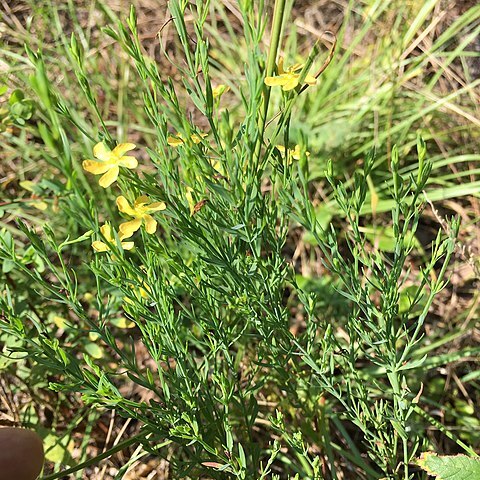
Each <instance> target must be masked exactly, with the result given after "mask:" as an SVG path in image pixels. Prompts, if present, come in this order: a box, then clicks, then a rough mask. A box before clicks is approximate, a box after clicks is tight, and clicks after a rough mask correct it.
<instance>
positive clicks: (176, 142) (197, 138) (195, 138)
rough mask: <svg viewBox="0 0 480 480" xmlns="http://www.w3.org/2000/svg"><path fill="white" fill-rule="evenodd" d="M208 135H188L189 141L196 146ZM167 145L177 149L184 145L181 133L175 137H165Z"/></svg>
mask: <svg viewBox="0 0 480 480" xmlns="http://www.w3.org/2000/svg"><path fill="white" fill-rule="evenodd" d="M207 135H208V133H200V134H197V133H193V134H192V135H190V140H191V141H192V142H193V143H195V144H198V143H200V142H201V141H202V139H203V138H205V137H206V136H207ZM167 143H168V144H169V145H170V146H171V147H179V146H180V145H184V144H185V137H184V136H183V135H182V134H181V133H178V132H177V134H176V135H173V136H172V135H169V136H168V137H167Z"/></svg>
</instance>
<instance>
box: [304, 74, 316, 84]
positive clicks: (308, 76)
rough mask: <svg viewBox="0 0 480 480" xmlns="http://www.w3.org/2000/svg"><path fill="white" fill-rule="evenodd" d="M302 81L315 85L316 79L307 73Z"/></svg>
mask: <svg viewBox="0 0 480 480" xmlns="http://www.w3.org/2000/svg"><path fill="white" fill-rule="evenodd" d="M304 82H305V83H306V84H308V85H315V84H316V83H317V79H316V78H315V77H314V76H313V75H310V74H308V75H307V76H306V77H305V80H304Z"/></svg>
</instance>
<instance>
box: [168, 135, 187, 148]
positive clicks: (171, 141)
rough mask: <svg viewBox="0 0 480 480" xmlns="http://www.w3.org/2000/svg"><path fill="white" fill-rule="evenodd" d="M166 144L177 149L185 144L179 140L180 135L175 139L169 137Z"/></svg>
mask: <svg viewBox="0 0 480 480" xmlns="http://www.w3.org/2000/svg"><path fill="white" fill-rule="evenodd" d="M167 143H168V144H169V145H170V146H171V147H179V146H180V145H183V144H184V143H185V142H184V141H183V139H182V138H180V135H177V136H175V137H173V136H172V135H169V136H168V137H167Z"/></svg>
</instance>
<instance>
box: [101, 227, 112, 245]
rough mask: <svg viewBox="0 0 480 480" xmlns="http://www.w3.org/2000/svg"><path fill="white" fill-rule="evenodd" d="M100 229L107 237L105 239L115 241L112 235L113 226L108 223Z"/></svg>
mask: <svg viewBox="0 0 480 480" xmlns="http://www.w3.org/2000/svg"><path fill="white" fill-rule="evenodd" d="M100 231H101V232H102V235H103V236H104V237H105V239H106V240H107V241H108V242H112V241H113V237H112V227H111V226H110V225H109V224H108V223H106V224H105V225H102V226H101V227H100Z"/></svg>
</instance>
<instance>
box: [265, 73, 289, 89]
mask: <svg viewBox="0 0 480 480" xmlns="http://www.w3.org/2000/svg"><path fill="white" fill-rule="evenodd" d="M287 82H288V78H286V76H285V75H279V76H278V77H265V80H264V83H265V85H267V86H269V87H276V86H278V85H285V84H286V83H287Z"/></svg>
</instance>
